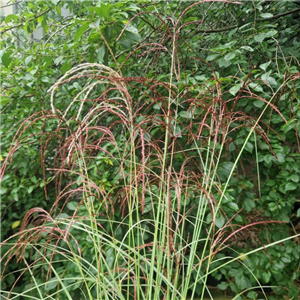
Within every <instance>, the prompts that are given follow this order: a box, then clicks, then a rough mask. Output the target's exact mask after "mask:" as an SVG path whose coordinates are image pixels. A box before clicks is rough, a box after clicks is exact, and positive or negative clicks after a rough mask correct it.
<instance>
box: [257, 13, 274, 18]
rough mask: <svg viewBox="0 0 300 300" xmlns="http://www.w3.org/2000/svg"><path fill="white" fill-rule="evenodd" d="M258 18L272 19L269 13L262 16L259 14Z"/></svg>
mask: <svg viewBox="0 0 300 300" xmlns="http://www.w3.org/2000/svg"><path fill="white" fill-rule="evenodd" d="M260 16H261V17H262V18H264V19H267V18H272V17H273V15H272V14H270V13H263V14H261V15H260Z"/></svg>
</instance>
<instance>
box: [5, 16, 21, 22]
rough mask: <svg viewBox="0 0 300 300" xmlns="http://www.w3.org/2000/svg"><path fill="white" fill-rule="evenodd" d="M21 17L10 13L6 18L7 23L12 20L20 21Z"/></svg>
mask: <svg viewBox="0 0 300 300" xmlns="http://www.w3.org/2000/svg"><path fill="white" fill-rule="evenodd" d="M18 19H19V17H18V16H17V15H14V14H10V15H8V16H7V17H6V18H5V23H10V22H11V21H18Z"/></svg>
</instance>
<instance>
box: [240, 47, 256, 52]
mask: <svg viewBox="0 0 300 300" xmlns="http://www.w3.org/2000/svg"><path fill="white" fill-rule="evenodd" d="M241 49H243V50H246V51H250V52H253V51H254V49H253V48H251V47H250V46H242V47H241Z"/></svg>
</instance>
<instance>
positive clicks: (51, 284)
mask: <svg viewBox="0 0 300 300" xmlns="http://www.w3.org/2000/svg"><path fill="white" fill-rule="evenodd" d="M57 284H58V280H57V278H56V277H53V278H51V279H49V280H48V281H47V282H46V284H45V290H46V291H50V290H52V289H54V288H55V287H56V286H57Z"/></svg>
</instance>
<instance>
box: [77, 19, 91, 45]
mask: <svg viewBox="0 0 300 300" xmlns="http://www.w3.org/2000/svg"><path fill="white" fill-rule="evenodd" d="M89 26H90V22H84V23H82V24H80V26H79V28H78V29H77V31H76V32H75V34H74V41H75V42H77V41H78V40H79V39H80V37H81V36H82V35H83V34H84V33H85V31H86V30H87V29H88V28H89Z"/></svg>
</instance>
